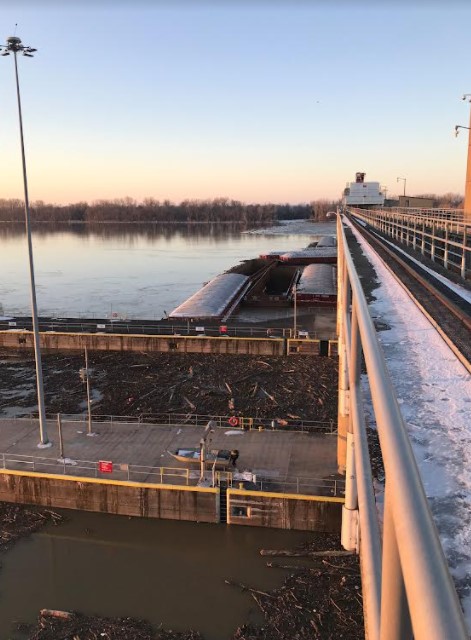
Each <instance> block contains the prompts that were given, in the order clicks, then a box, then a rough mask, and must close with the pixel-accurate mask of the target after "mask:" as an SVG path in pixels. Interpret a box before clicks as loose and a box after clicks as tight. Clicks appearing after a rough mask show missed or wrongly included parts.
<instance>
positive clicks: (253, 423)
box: [0, 413, 337, 434]
mask: <svg viewBox="0 0 471 640" xmlns="http://www.w3.org/2000/svg"><path fill="white" fill-rule="evenodd" d="M231 417H232V416H218V415H210V414H197V413H147V414H146V413H141V414H140V415H137V416H116V415H100V414H96V415H95V414H93V415H92V419H93V422H94V423H100V424H109V425H111V426H114V425H119V424H138V425H144V424H145V425H147V426H149V427H152V426H156V427H158V426H182V425H185V426H191V427H205V426H206V425H207V424H208V422H209V421H210V420H213V421H214V422H215V423H216V427H217V428H221V429H231V430H232V429H234V430H241V431H243V430H247V431H260V430H262V429H263V430H266V431H299V432H301V433H305V432H308V433H311V432H319V433H325V434H335V433H336V432H337V426H336V424H335V423H334V421H333V420H329V421H320V420H307V419H302V418H299V419H292V418H286V419H284V418H283V419H281V418H279V417H272V418H257V417H255V418H254V417H252V416H237V420H238V424H237V425H235V426H232V425H231V424H230V423H229V420H230V418H231ZM46 418H47V419H48V420H51V421H54V422H55V421H56V420H57V414H46ZM34 419H37V414H34V413H32V414H28V415H23V416H21V417H13V418H8V419H4V418H0V424H1V422H2V421H3V420H8V421H10V420H34ZM61 420H62V422H63V423H65V422H86V421H87V420H88V414H87V413H67V414H66V413H61ZM272 423H274V426H273V424H272Z"/></svg>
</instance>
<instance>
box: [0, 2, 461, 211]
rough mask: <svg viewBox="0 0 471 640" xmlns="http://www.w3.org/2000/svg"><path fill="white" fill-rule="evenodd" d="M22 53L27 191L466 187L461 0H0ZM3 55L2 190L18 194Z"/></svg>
mask: <svg viewBox="0 0 471 640" xmlns="http://www.w3.org/2000/svg"><path fill="white" fill-rule="evenodd" d="M15 23H18V27H17V31H16V35H18V36H19V37H20V38H21V39H22V41H23V43H24V44H25V45H30V46H33V47H35V48H37V49H38V52H37V54H36V55H35V58H34V59H29V58H24V57H19V67H20V82H21V90H22V99H23V116H24V126H25V136H26V150H27V162H28V173H29V182H30V198H31V200H32V201H34V200H39V199H41V200H44V201H46V202H56V203H68V202H76V201H78V200H87V201H92V200H95V199H99V198H107V199H111V198H122V197H125V196H129V197H132V198H135V199H137V200H142V199H143V198H146V197H154V198H156V199H160V200H163V199H165V198H168V199H170V200H173V201H180V200H183V199H185V198H214V197H219V196H225V197H229V198H235V199H240V200H243V201H247V202H267V201H271V202H292V203H297V202H307V201H309V200H312V199H316V198H321V197H327V198H338V197H339V196H340V194H341V191H342V189H343V187H344V186H345V184H346V182H348V181H350V180H353V179H354V174H355V172H356V171H365V172H366V174H367V180H376V181H379V182H380V183H381V184H382V185H386V186H387V188H388V194H389V195H394V194H397V193H401V192H402V183H397V181H396V178H397V176H403V177H406V178H407V190H408V193H409V194H410V195H414V194H418V193H422V192H434V193H445V192H447V191H455V192H459V193H463V191H464V178H465V169H466V154H467V138H468V135H467V134H468V132H467V131H462V132H461V134H460V135H459V137H458V138H457V139H456V138H455V137H454V135H453V130H454V126H455V124H461V125H466V126H467V125H468V124H469V110H470V105H469V104H468V103H465V102H463V101H462V100H461V96H462V94H463V93H470V92H471V47H470V44H469V40H470V28H471V3H465V2H464V1H463V2H453V1H452V2H446V3H445V2H443V3H439V2H427V1H424V2H420V1H419V0H416V1H415V2H414V0H411V2H408V3H406V2H394V3H393V2H389V3H384V4H383V3H373V2H364V3H362V2H361V1H360V2H356V1H355V2H351V3H349V2H346V1H345V2H340V1H336V0H333V1H332V2H316V1H315V0H313V1H312V2H308V1H307V0H306V1H304V2H303V1H299V2H296V1H295V2H289V1H288V0H286V2H284V1H280V0H279V1H276V0H273V1H268V0H267V1H265V2H264V1H261V0H259V1H255V2H248V1H244V0H242V1H239V2H236V1H235V0H234V1H233V2H225V1H223V0H221V1H220V2H216V1H213V2H203V1H201V2H199V1H198V0H195V1H193V2H190V1H187V2H183V1H182V2H180V1H179V0H174V2H159V1H158V0H157V1H155V2H151V1H150V0H149V1H148V2H143V1H139V0H137V1H135V2H131V0H129V2H126V1H123V0H121V1H114V2H111V1H109V2H107V1H106V0H101V1H100V0H97V1H95V2H91V1H89V2H87V1H81V2H78V1H74V0H72V1H69V2H65V1H63V2H59V0H56V1H47V0H36V1H34V2H33V1H32V0H31V1H29V2H26V1H22V0H16V1H15V2H13V0H11V1H7V0H2V2H1V5H0V25H1V33H0V39H1V40H2V42H5V39H6V37H7V36H9V35H13V33H14V31H15ZM15 100H16V94H15V86H14V71H13V60H12V57H11V56H10V57H4V58H3V57H2V58H1V60H0V113H1V117H0V143H1V146H0V148H1V153H0V198H22V197H23V191H22V181H21V177H22V176H21V161H20V154H19V137H18V123H17V111H16V102H15Z"/></svg>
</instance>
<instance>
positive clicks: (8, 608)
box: [0, 511, 309, 640]
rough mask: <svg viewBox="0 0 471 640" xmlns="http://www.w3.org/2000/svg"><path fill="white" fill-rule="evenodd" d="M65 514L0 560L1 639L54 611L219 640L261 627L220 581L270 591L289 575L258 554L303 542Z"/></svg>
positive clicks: (247, 601)
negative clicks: (245, 627)
mask: <svg viewBox="0 0 471 640" xmlns="http://www.w3.org/2000/svg"><path fill="white" fill-rule="evenodd" d="M64 513H65V514H66V515H67V516H69V517H70V518H71V519H70V520H69V521H68V522H66V523H64V524H62V525H60V526H58V527H54V526H52V525H51V526H48V527H47V528H46V529H45V530H43V531H42V532H41V533H38V534H35V535H33V536H31V537H30V538H28V539H26V540H23V541H21V542H20V543H19V544H17V545H16V546H15V547H14V548H13V549H12V550H11V551H9V552H8V553H7V554H5V555H4V556H3V557H2V570H1V573H0V638H10V639H11V640H13V639H15V640H16V639H20V638H23V637H24V636H22V635H21V634H19V633H18V632H16V633H15V632H13V626H12V625H13V624H14V622H15V621H23V622H34V621H35V620H36V618H37V615H38V612H39V610H40V609H41V608H50V609H62V610H66V611H67V610H80V611H82V612H83V613H87V614H98V615H103V616H137V617H141V618H145V619H147V620H149V621H150V622H151V623H153V624H154V625H156V626H158V625H159V624H160V623H162V624H163V625H164V626H165V627H166V628H167V629H169V628H170V629H174V630H177V631H183V630H185V629H189V628H193V629H196V630H198V631H200V632H201V633H203V634H204V637H205V639H206V640H224V639H226V638H229V637H231V634H232V633H233V632H234V631H235V629H236V628H237V626H239V625H241V624H242V623H243V622H246V621H252V622H261V616H260V614H259V612H258V610H257V607H256V605H255V603H254V601H253V599H252V597H251V596H250V594H248V593H242V592H241V591H240V590H239V589H236V588H235V587H229V586H227V585H225V584H224V579H225V578H229V579H231V580H235V581H238V582H242V583H244V584H248V585H250V586H253V587H255V588H258V589H262V590H265V589H272V588H275V587H277V586H279V585H280V584H281V583H282V581H283V580H284V578H285V577H286V572H285V571H282V570H279V569H269V568H267V567H266V565H265V563H266V558H263V557H261V556H260V554H259V551H260V549H261V548H292V547H294V546H296V545H298V544H300V543H302V542H303V541H305V540H309V534H307V533H302V532H283V531H277V530H274V529H258V528H257V529H252V528H251V527H235V526H233V527H228V526H225V525H208V524H195V523H186V522H170V521H163V520H161V521H159V520H144V519H139V518H136V519H134V518H133V519H128V518H124V517H120V516H106V515H101V514H92V513H85V512H83V513H79V512H73V511H67V512H64Z"/></svg>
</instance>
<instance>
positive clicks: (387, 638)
mask: <svg viewBox="0 0 471 640" xmlns="http://www.w3.org/2000/svg"><path fill="white" fill-rule="evenodd" d="M388 482H394V477H393V478H392V479H390V480H389V481H388V480H386V491H385V505H384V524H383V563H382V564H383V577H382V585H381V632H380V640H408V639H409V638H412V628H411V622H410V616H409V609H408V606H407V599H406V590H405V587H404V577H403V574H402V568H401V560H400V558H399V551H398V548H397V540H396V531H395V528H394V519H393V514H392V505H391V497H390V495H388V494H389V491H388ZM418 551H419V550H418Z"/></svg>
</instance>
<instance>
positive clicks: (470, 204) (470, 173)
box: [455, 93, 471, 222]
mask: <svg viewBox="0 0 471 640" xmlns="http://www.w3.org/2000/svg"><path fill="white" fill-rule="evenodd" d="M463 100H468V102H471V93H465V94H464V95H463ZM459 129H468V131H469V134H468V159H467V163H466V182H465V189H464V205H463V213H464V220H465V222H469V221H470V220H471V110H470V114H469V127H463V126H461V125H456V127H455V135H456V136H457V135H458V131H459Z"/></svg>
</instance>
